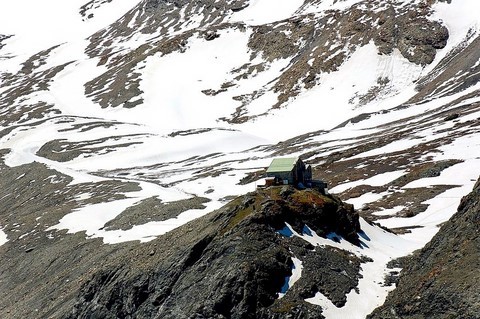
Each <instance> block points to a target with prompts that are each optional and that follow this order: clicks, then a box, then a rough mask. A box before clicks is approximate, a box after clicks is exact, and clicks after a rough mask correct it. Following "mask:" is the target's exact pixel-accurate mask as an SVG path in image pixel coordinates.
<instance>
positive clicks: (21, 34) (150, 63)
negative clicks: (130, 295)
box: [0, 0, 480, 318]
mask: <svg viewBox="0 0 480 319" xmlns="http://www.w3.org/2000/svg"><path fill="white" fill-rule="evenodd" d="M0 8H1V9H2V10H0V122H1V131H0V149H2V150H3V151H2V171H3V172H5V176H9V177H8V178H10V177H11V179H7V177H5V181H4V182H3V183H5V185H6V184H8V185H9V186H12V187H13V189H14V190H16V192H21V191H22V190H21V187H26V186H25V185H35V187H38V188H39V189H42V187H43V189H44V190H45V192H47V189H48V193H45V194H43V195H38V197H34V198H33V199H32V200H33V201H39V202H42V203H45V204H46V206H45V207H44V206H42V210H41V211H36V212H30V213H29V214H31V215H29V216H30V217H29V218H28V219H25V220H23V219H22V218H23V217H22V218H20V217H19V216H18V215H16V214H15V213H14V212H12V211H11V209H12V207H15V209H18V210H19V211H23V209H24V206H25V205H27V206H28V205H30V204H29V203H28V202H26V203H20V202H18V200H16V199H15V196H16V195H14V194H12V191H10V193H7V194H4V195H2V196H3V197H2V196H0V204H1V210H0V245H2V247H3V248H5V247H7V246H8V247H10V246H9V245H11V247H16V245H20V246H21V247H26V246H31V244H30V243H34V242H35V240H36V239H35V238H37V237H42V236H43V237H44V236H47V237H48V238H61V237H63V236H66V235H65V232H67V233H71V234H77V235H79V232H82V231H84V232H85V233H84V237H86V238H89V239H92V238H101V239H102V240H103V242H104V243H105V244H113V243H120V242H127V241H132V240H138V241H141V242H146V241H151V240H153V239H155V238H157V237H158V236H161V235H162V234H164V233H166V232H168V231H170V230H172V229H175V228H176V227H179V226H180V225H183V224H185V223H187V222H188V221H191V220H194V219H195V218H197V217H200V216H203V215H205V214H207V213H209V212H211V211H213V210H214V209H217V208H219V207H221V206H222V205H223V204H225V203H226V202H227V201H228V200H230V199H231V198H232V196H237V195H240V194H243V193H246V192H248V191H251V190H254V189H255V188H256V186H257V185H259V184H263V181H262V179H261V176H262V173H263V170H264V168H265V167H267V166H268V164H269V163H270V161H271V159H272V157H275V156H297V155H300V156H302V157H303V158H304V159H305V161H306V162H308V163H311V164H312V165H313V166H314V172H315V175H316V177H318V178H322V179H325V180H326V181H327V182H329V184H330V186H331V187H333V189H331V191H332V192H335V193H340V195H341V197H342V198H343V199H344V200H347V201H348V202H350V203H353V204H354V205H355V207H356V208H358V209H362V216H363V217H364V218H365V220H368V221H377V222H378V223H379V224H380V225H381V226H384V227H388V228H392V229H394V230H395V232H396V233H397V234H396V235H388V243H390V244H385V242H384V241H385V239H384V238H383V237H382V236H383V235H382V236H380V235H378V234H380V233H383V231H382V230H381V229H380V228H378V227H375V226H371V225H369V224H367V223H366V222H365V223H364V224H363V227H364V230H365V232H366V234H367V235H368V236H370V237H371V238H372V245H371V247H370V249H369V252H368V253H366V255H367V256H369V257H371V258H372V259H373V260H374V262H373V263H372V264H365V265H366V266H365V267H369V269H367V268H365V269H364V270H363V272H365V273H366V272H369V273H370V272H372V275H368V276H366V275H365V277H364V279H363V281H362V282H361V287H359V292H354V291H352V292H351V294H350V295H351V296H350V295H349V298H348V302H347V305H346V306H345V307H344V308H343V309H335V308H332V307H331V306H330V305H329V304H328V300H326V299H325V298H326V297H325V298H323V297H322V296H319V297H318V298H317V300H316V301H315V302H318V303H321V305H322V306H323V307H324V309H330V310H328V311H325V313H324V315H325V316H326V317H327V318H335V317H338V316H339V315H338V314H341V318H363V317H365V316H366V315H367V314H368V313H370V312H371V311H372V310H373V309H374V308H375V307H376V306H378V305H380V304H381V303H382V302H383V300H384V298H385V296H386V293H387V291H389V290H390V289H391V287H383V286H382V283H383V277H384V274H385V273H386V272H388V270H387V269H386V264H387V262H388V261H389V260H391V259H392V258H396V257H400V256H402V255H406V254H409V253H411V252H412V251H413V250H415V249H418V248H421V247H423V245H425V244H426V243H427V242H428V241H429V240H430V238H431V237H432V236H433V235H434V234H435V233H436V232H437V231H438V226H439V225H440V224H441V223H442V222H444V221H446V220H448V218H449V217H450V216H451V215H452V214H453V213H454V212H455V208H456V206H457V205H458V203H459V201H460V198H461V196H463V195H464V194H466V193H468V191H469V190H470V189H471V188H472V186H473V184H474V181H475V180H476V179H477V177H478V175H479V173H478V172H479V170H480V155H479V154H480V135H479V128H478V126H477V124H476V122H477V120H478V118H479V117H480V93H479V89H480V83H479V75H480V62H479V61H480V50H479V49H480V37H479V34H480V18H479V16H478V14H476V12H478V10H479V9H480V3H477V1H474V0H453V1H451V3H448V1H445V2H444V1H437V2H434V3H433V4H431V2H425V1H403V0H392V1H361V0H348V1H347V0H345V1H315V0H305V1H301V0H295V1H286V0H283V1H272V0H252V1H246V0H245V1H233V0H221V1H220V0H218V1H215V0H201V1H196V2H188V1H159V0H148V1H147V0H145V1H139V0H129V1H120V0H112V1H102V0H93V1H90V2H87V1H86V0H76V1H73V2H72V1H68V2H65V1H58V0H48V1H43V2H41V3H40V2H39V3H37V2H33V1H27V0H23V1H13V0H8V1H7V0H5V1H3V2H2V4H0ZM27 8H28V9H27ZM25 14H27V16H25ZM26 21H28V23H26ZM37 163H41V164H43V165H44V166H43V167H45V168H46V169H48V170H51V171H52V175H51V177H49V178H48V179H47V178H45V179H43V180H38V177H35V175H30V174H29V173H28V170H29V169H30V168H29V167H31V165H36V164H37ZM29 165H30V166H29ZM23 170H25V172H24V171H23ZM12 172H18V176H13V175H12V174H14V173H12ZM15 174H17V173H15ZM25 178H30V180H25ZM59 180H64V181H67V180H68V182H66V183H60V182H58V181H59ZM39 182H40V183H41V185H40V186H38V185H37V183H39ZM16 183H18V186H16V185H17V184H16ZM60 186H61V187H60ZM32 187H33V186H32ZM40 193H41V192H40ZM57 195H58V196H63V197H64V198H68V200H66V199H65V201H62V200H60V201H58V202H52V204H51V205H50V204H48V203H50V201H48V200H47V199H48V198H50V197H51V196H57ZM18 196H19V195H18ZM18 196H17V198H19V197H18ZM42 196H43V197H42ZM197 198H204V199H205V203H204V204H202V205H200V206H196V205H194V206H189V205H185V207H183V208H182V209H180V211H179V212H177V213H176V214H174V215H169V216H166V217H165V216H158V215H157V214H153V215H149V214H148V213H145V214H140V215H141V216H140V217H138V216H137V215H138V214H137V215H135V216H134V217H135V218H132V219H131V220H130V221H129V222H128V224H129V226H128V227H123V226H122V227H117V228H115V227H108V225H109V223H115V221H118V220H122V218H124V216H127V217H126V218H127V219H129V218H131V216H130V215H129V212H131V211H132V210H135V207H140V206H141V205H142V204H144V203H147V202H148V201H151V200H155V201H159V202H160V203H161V204H162V205H165V204H168V203H177V202H183V201H188V200H196V199H197ZM206 201H208V202H206ZM49 205H50V206H49ZM139 205H140V206H139ZM159 205H160V204H159ZM55 207H57V208H58V209H57V208H55ZM59 207H60V208H59ZM155 207H157V208H158V205H157V206H155ZM157 208H156V209H157ZM59 210H61V213H60V212H59ZM53 211H55V214H53V213H52V212H53ZM48 216H50V217H48ZM19 218H20V220H19ZM19 227H20V228H21V229H22V230H21V231H19V230H18V229H19ZM377 235H378V236H380V237H378V239H376V238H377ZM299 236H301V234H299ZM375 240H378V242H377V241H375ZM29 241H30V242H29ZM374 241H375V242H374ZM405 243H408V244H405ZM400 246H401V247H402V248H401V249H399V248H398V247H400ZM339 247H340V248H345V249H347V250H348V249H349V248H348V247H347V248H346V247H343V246H342V245H339ZM5 249H7V248H5ZM370 268H371V269H370ZM367 281H369V282H367ZM355 294H359V295H358V296H356V297H355ZM360 297H361V298H360ZM327 299H328V298H327ZM359 299H362V300H365V299H368V300H371V301H372V302H371V303H367V304H363V306H362V307H359V306H358V300H359ZM312 302H313V301H312ZM335 313H336V314H337V315H336V314H335Z"/></svg>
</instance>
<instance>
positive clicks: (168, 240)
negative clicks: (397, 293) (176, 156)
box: [66, 188, 362, 319]
mask: <svg viewBox="0 0 480 319" xmlns="http://www.w3.org/2000/svg"><path fill="white" fill-rule="evenodd" d="M285 223H289V224H290V225H291V226H292V227H293V228H294V229H296V230H297V231H299V232H300V233H303V229H304V228H305V226H306V225H308V226H309V227H310V228H311V229H313V230H315V231H317V232H318V233H319V234H321V235H325V234H327V233H330V232H337V234H339V236H344V237H345V238H346V239H348V240H350V241H351V242H353V243H358V235H357V232H359V231H360V228H359V225H358V215H356V214H355V213H354V212H353V209H352V207H351V206H349V205H345V204H343V203H341V202H340V201H339V200H338V199H336V198H335V197H332V196H323V195H321V194H320V193H318V192H316V191H312V190H305V191H298V190H294V189H292V188H283V189H282V188H269V189H265V190H259V191H257V192H254V193H250V194H247V195H245V196H243V197H239V198H237V199H235V200H234V201H233V202H231V203H229V204H228V205H226V206H225V207H224V208H222V209H220V210H218V211H216V212H213V213H211V214H209V215H207V216H204V217H202V218H199V219H197V220H196V221H195V222H192V223H189V224H186V225H184V226H182V227H180V228H178V229H176V230H174V231H172V232H169V233H167V234H166V235H164V236H162V237H161V238H159V239H157V240H154V241H152V242H150V243H147V244H144V245H140V246H137V247H136V248H135V254H136V255H138V256H139V257H137V258H134V259H133V260H131V261H130V259H128V258H125V256H120V255H118V256H116V257H114V258H109V260H108V262H106V263H105V264H104V267H102V269H101V270H99V271H97V272H96V273H95V274H93V276H92V277H91V279H90V280H89V281H88V282H87V283H85V284H84V285H83V286H82V287H81V289H80V291H79V292H78V295H77V298H76V301H75V307H74V308H73V311H72V312H71V313H70V314H69V315H68V316H66V317H67V318H92V317H95V318H119V317H122V318H126V317H129V318H265V319H266V318H272V319H273V318H323V316H322V315H321V308H320V307H319V306H316V305H313V304H310V303H307V302H305V301H304V299H305V298H309V297H313V296H314V295H315V294H316V292H318V291H320V292H322V293H324V294H325V295H327V296H329V298H331V299H332V302H334V303H335V304H337V305H343V304H344V303H345V300H346V297H345V295H346V294H347V293H348V292H349V291H351V290H352V289H355V287H356V285H357V284H358V279H359V274H358V273H359V267H360V264H361V262H362V260H360V259H359V258H358V257H356V256H354V255H351V254H349V253H347V252H345V251H340V250H338V249H333V248H321V247H313V246H312V245H311V244H309V243H308V242H306V241H303V240H302V239H300V238H298V237H294V236H285V235H282V234H281V233H279V231H280V230H281V229H283V228H285V226H286V224H285ZM152 251H153V254H152ZM140 256H143V257H140ZM144 256H148V258H146V257H144ZM294 256H295V257H296V258H299V259H300V260H302V263H303V272H302V273H304V274H305V276H303V275H302V277H301V278H300V279H299V280H298V281H297V283H295V285H294V286H293V287H290V289H288V290H287V291H286V295H285V296H284V297H283V298H281V299H279V298H278V297H279V293H280V292H281V289H282V286H283V285H284V283H285V278H288V277H289V276H291V273H292V266H293V263H292V257H294Z"/></svg>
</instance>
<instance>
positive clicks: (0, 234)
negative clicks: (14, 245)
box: [0, 227, 8, 246]
mask: <svg viewBox="0 0 480 319" xmlns="http://www.w3.org/2000/svg"><path fill="white" fill-rule="evenodd" d="M7 241H8V238H7V234H5V232H4V231H3V228H1V227H0V246H2V245H3V244H5V243H6V242H7Z"/></svg>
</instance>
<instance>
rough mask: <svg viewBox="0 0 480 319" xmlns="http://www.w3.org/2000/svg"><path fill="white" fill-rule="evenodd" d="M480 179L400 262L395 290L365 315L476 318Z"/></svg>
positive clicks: (379, 316)
mask: <svg viewBox="0 0 480 319" xmlns="http://www.w3.org/2000/svg"><path fill="white" fill-rule="evenodd" d="M479 187H480V183H479V182H477V184H476V185H475V187H474V189H473V191H472V192H471V193H470V194H469V195H468V196H465V197H464V198H463V199H462V202H461V203H460V206H459V207H458V211H457V213H455V214H454V215H453V216H452V218H451V219H450V220H449V221H448V222H446V223H445V224H444V225H443V226H442V227H441V228H440V230H439V232H438V234H437V235H435V236H434V237H433V238H432V240H431V241H430V242H429V243H428V244H427V245H426V246H425V247H424V248H423V249H422V250H421V251H420V252H419V253H418V254H416V255H415V256H414V257H413V258H411V259H410V260H409V261H408V263H406V265H405V269H404V270H403V271H402V275H401V276H400V280H399V283H398V287H397V289H396V290H395V291H394V292H392V293H391V295H389V297H388V298H387V300H386V302H385V304H384V305H383V306H382V307H381V308H379V309H377V310H375V312H374V313H373V315H372V316H369V318H457V317H461V318H478V317H479V313H480V307H479V305H478V279H479V278H478V277H479V274H478V271H477V265H478V263H479V262H480V255H479V240H480V239H479V236H478V232H479V227H478V226H479V216H480V215H479V212H480V188H479Z"/></svg>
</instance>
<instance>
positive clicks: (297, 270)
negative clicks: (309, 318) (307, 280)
mask: <svg viewBox="0 0 480 319" xmlns="http://www.w3.org/2000/svg"><path fill="white" fill-rule="evenodd" d="M292 262H293V265H292V275H291V276H289V277H286V278H285V284H284V285H283V287H282V289H281V291H280V293H279V294H278V298H283V297H284V296H285V294H286V293H287V291H288V289H290V288H292V287H293V285H294V284H295V283H296V282H297V281H298V279H300V277H302V270H303V264H302V261H301V260H300V259H298V258H297V257H292Z"/></svg>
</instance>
